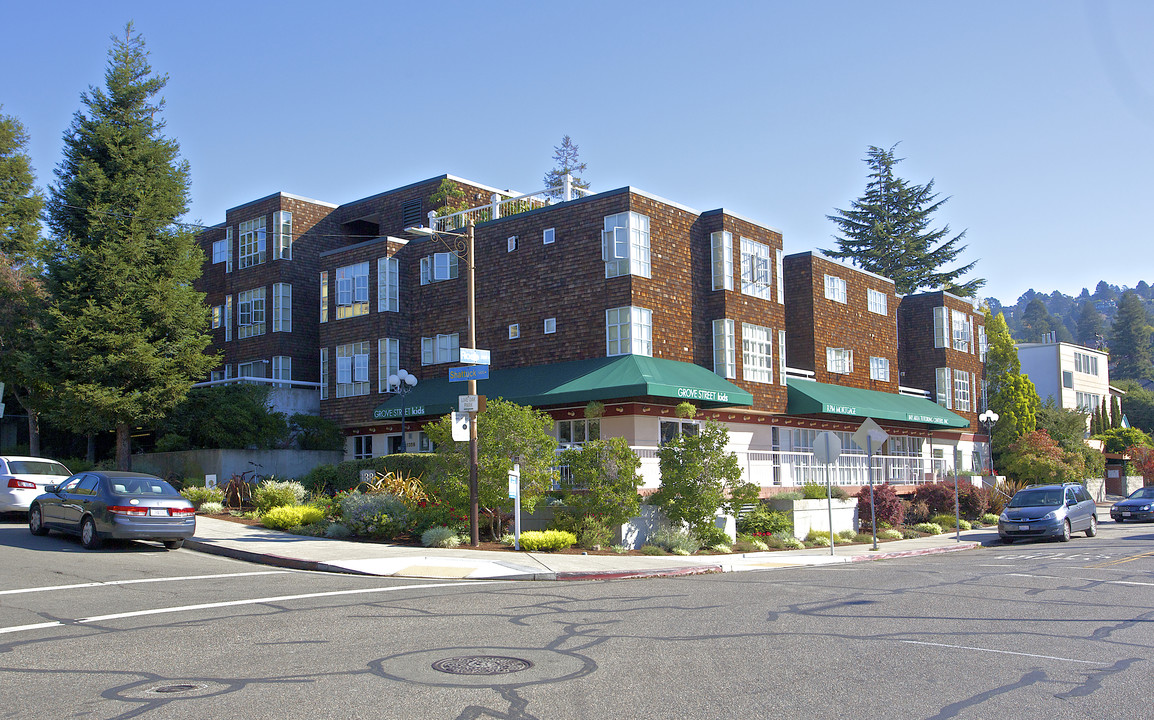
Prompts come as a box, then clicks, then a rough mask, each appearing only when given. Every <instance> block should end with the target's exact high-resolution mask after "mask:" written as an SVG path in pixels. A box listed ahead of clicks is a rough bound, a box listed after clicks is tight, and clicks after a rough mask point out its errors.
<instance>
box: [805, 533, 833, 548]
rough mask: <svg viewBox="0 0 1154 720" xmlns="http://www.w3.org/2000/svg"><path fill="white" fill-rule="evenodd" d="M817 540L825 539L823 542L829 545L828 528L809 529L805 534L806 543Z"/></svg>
mask: <svg viewBox="0 0 1154 720" xmlns="http://www.w3.org/2000/svg"><path fill="white" fill-rule="evenodd" d="M817 540H825V544H826V545H829V531H828V530H810V531H809V533H808V534H806V536H805V541H806V542H807V543H811V542H815V541H817Z"/></svg>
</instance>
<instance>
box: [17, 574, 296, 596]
mask: <svg viewBox="0 0 1154 720" xmlns="http://www.w3.org/2000/svg"><path fill="white" fill-rule="evenodd" d="M290 572H295V571H293V570H262V571H260V572H243V573H223V574H219V575H184V576H182V577H164V578H141V579H137V580H107V581H104V582H87V583H76V584H75V585H52V586H50V587H34V588H21V589H19V590H0V595H19V594H22V593H35V592H49V591H52V590H76V589H78V588H89V587H103V586H105V585H135V584H137V583H157V582H174V581H177V580H216V579H218V578H232V577H250V576H252V575H283V574H285V573H290Z"/></svg>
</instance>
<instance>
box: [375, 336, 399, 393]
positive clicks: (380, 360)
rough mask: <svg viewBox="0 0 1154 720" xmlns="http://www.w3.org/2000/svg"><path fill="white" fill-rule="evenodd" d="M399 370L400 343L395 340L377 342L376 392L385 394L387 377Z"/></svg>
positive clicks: (387, 339)
mask: <svg viewBox="0 0 1154 720" xmlns="http://www.w3.org/2000/svg"><path fill="white" fill-rule="evenodd" d="M400 368H401V341H400V340H398V339H397V338H379V339H378V340H377V392H380V393H387V392H389V391H390V389H389V376H390V375H392V374H393V373H395V372H397V370H399V369H400Z"/></svg>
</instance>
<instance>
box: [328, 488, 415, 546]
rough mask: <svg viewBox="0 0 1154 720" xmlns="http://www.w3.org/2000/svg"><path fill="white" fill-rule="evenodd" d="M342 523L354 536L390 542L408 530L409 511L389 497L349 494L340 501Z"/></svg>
mask: <svg viewBox="0 0 1154 720" xmlns="http://www.w3.org/2000/svg"><path fill="white" fill-rule="evenodd" d="M341 522H342V524H344V525H345V526H346V527H347V528H348V529H349V531H350V532H351V533H352V534H353V535H361V536H364V537H369V538H374V539H381V540H391V539H393V538H395V537H397V536H398V535H400V534H401V533H404V532H407V531H408V530H409V528H410V525H411V521H410V519H409V510H408V508H407V507H405V504H404V503H403V502H401V500H400V499H399V498H396V497H394V496H392V495H362V494H361V493H351V494H349V495H346V496H345V497H344V498H343V499H342V500H341Z"/></svg>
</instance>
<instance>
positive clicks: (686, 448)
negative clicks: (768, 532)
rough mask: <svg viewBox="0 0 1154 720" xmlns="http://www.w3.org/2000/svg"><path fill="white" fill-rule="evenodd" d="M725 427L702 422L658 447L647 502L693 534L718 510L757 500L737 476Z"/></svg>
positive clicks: (702, 529) (751, 487) (709, 524)
mask: <svg viewBox="0 0 1154 720" xmlns="http://www.w3.org/2000/svg"><path fill="white" fill-rule="evenodd" d="M728 444H729V430H728V429H727V428H726V427H725V426H723V425H721V424H719V423H717V422H715V421H713V420H709V421H707V422H706V423H705V424H704V425H703V426H702V427H701V431H700V432H699V433H681V434H680V435H678V436H677V437H676V438H675V439H674V440H673V441H672V442H668V443H666V444H665V445H663V446H662V447H661V452H660V467H661V487H660V488H658V490H657V492H655V493H653V494H652V495H650V496H649V502H651V503H653V504H654V505H656V506H657V507H659V508H661V510H662V512H664V513H665V516H666V517H667V518H669V520H670V521H671V522H673V523H675V524H680V523H685V524H686V525H688V526H689V528H690V530H691V531H693V532H694V533H700V532H706V531H707V530H708V528H711V527H713V518H714V516H715V515H716V514H717V512H718V511H719V510H724V511H725V512H727V513H730V514H733V513H734V512H735V511H736V510H737V509H738V508H740V507H741V506H742V505H747V504H750V503H753V502H756V501H757V497H758V492H759V488H758V487H757V486H756V485H754V484H753V483H750V482H745V481H743V480H742V478H741V465H740V463H738V461H737V456H735V455H734V454H733V453H731V452H730V451H729V450H728V449H727V446H728Z"/></svg>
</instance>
